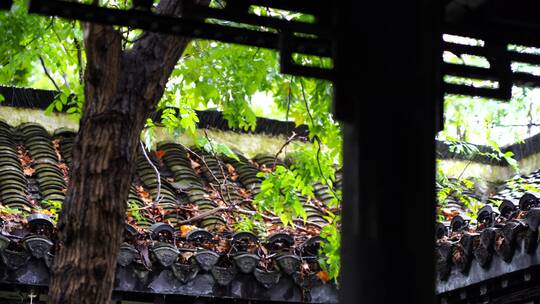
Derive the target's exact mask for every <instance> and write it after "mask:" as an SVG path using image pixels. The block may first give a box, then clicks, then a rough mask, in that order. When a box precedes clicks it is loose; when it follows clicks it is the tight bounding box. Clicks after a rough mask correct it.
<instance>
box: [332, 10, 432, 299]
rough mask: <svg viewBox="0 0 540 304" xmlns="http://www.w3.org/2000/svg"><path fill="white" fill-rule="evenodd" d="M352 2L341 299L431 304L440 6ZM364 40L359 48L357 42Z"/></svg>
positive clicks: (344, 78) (341, 63) (342, 71)
mask: <svg viewBox="0 0 540 304" xmlns="http://www.w3.org/2000/svg"><path fill="white" fill-rule="evenodd" d="M433 2H434V1H427V0H426V1H420V0H413V1H392V2H385V1H375V4H374V2H370V3H371V4H370V7H368V6H367V5H366V4H365V3H366V2H364V1H349V3H348V5H343V6H342V7H343V8H346V11H343V10H342V11H339V14H341V15H340V16H339V19H338V20H340V23H341V24H340V28H342V29H347V31H340V33H342V34H341V36H340V37H338V39H339V40H338V43H337V45H336V51H337V53H336V54H337V59H336V62H335V65H336V68H337V73H338V78H337V80H336V82H335V98H336V100H335V112H336V115H337V117H338V119H341V120H342V121H344V136H345V139H344V140H345V144H344V203H343V239H342V244H343V245H342V248H343V249H342V265H343V268H342V277H341V295H340V297H341V299H340V303H342V304H349V303H351V304H352V303H370V304H375V303H389V304H390V303H391V304H395V303H415V304H418V303H433V302H434V300H435V297H434V281H435V275H434V254H433V253H434V236H433V235H434V234H433V233H434V232H433V227H434V216H435V195H434V194H435V189H434V180H435V179H434V177H435V140H434V139H435V130H436V122H435V121H436V116H437V115H436V111H435V108H436V105H437V103H438V102H440V90H438V89H437V88H438V82H439V80H440V78H439V76H437V75H438V73H437V66H438V62H439V61H440V56H441V55H440V54H441V53H440V49H439V47H440V40H441V33H440V31H439V26H438V24H439V22H440V21H441V19H440V18H439V17H440V16H441V14H440V11H439V10H438V9H437V7H436V6H438V4H435V3H433ZM358 45H359V47H358Z"/></svg>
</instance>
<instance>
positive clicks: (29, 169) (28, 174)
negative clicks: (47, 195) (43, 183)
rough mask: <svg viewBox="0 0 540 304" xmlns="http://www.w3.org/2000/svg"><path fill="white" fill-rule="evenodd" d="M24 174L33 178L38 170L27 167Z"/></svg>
mask: <svg viewBox="0 0 540 304" xmlns="http://www.w3.org/2000/svg"><path fill="white" fill-rule="evenodd" d="M23 173H24V175H26V176H32V175H34V173H36V169H34V168H32V167H26V168H24V169H23Z"/></svg>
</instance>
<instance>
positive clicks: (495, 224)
mask: <svg viewBox="0 0 540 304" xmlns="http://www.w3.org/2000/svg"><path fill="white" fill-rule="evenodd" d="M538 189H540V170H538V171H535V172H533V173H531V174H528V175H524V176H520V177H517V178H514V179H512V180H509V181H507V182H506V183H504V184H503V185H501V186H500V187H499V191H498V192H497V194H495V195H493V196H492V197H491V198H490V199H489V200H487V201H486V204H485V205H483V207H482V208H480V209H479V210H477V211H476V212H474V213H473V214H472V215H473V216H472V217H470V216H467V214H466V212H465V209H466V208H465V207H464V206H463V205H461V204H459V203H452V204H449V206H447V212H449V213H450V214H453V217H452V216H450V217H452V218H451V221H447V222H443V223H437V224H436V227H435V230H436V261H437V264H436V269H437V292H438V293H439V294H445V293H452V292H454V291H456V290H460V289H462V288H465V287H468V286H471V285H475V284H478V283H481V282H485V281H487V280H490V279H494V278H498V277H501V276H505V275H508V274H511V273H514V272H517V271H523V270H526V269H528V268H530V267H533V266H536V265H540V260H539V259H538V257H540V248H538V240H539V238H540V234H539V230H538V229H539V225H540V199H539V198H540V191H539V190H538ZM469 211H470V210H469ZM499 287H500V286H499Z"/></svg>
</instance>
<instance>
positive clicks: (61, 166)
mask: <svg viewBox="0 0 540 304" xmlns="http://www.w3.org/2000/svg"><path fill="white" fill-rule="evenodd" d="M58 168H59V169H60V171H62V175H63V178H64V181H65V182H66V184H68V183H69V167H68V165H67V164H66V163H64V162H61V163H59V164H58Z"/></svg>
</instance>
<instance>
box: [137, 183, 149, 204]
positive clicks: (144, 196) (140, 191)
mask: <svg viewBox="0 0 540 304" xmlns="http://www.w3.org/2000/svg"><path fill="white" fill-rule="evenodd" d="M135 189H136V190H137V194H138V195H139V197H140V198H141V199H142V201H143V202H145V203H146V204H150V203H152V196H151V195H150V193H148V192H147V191H146V190H144V188H143V186H141V185H139V186H136V187H135Z"/></svg>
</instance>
